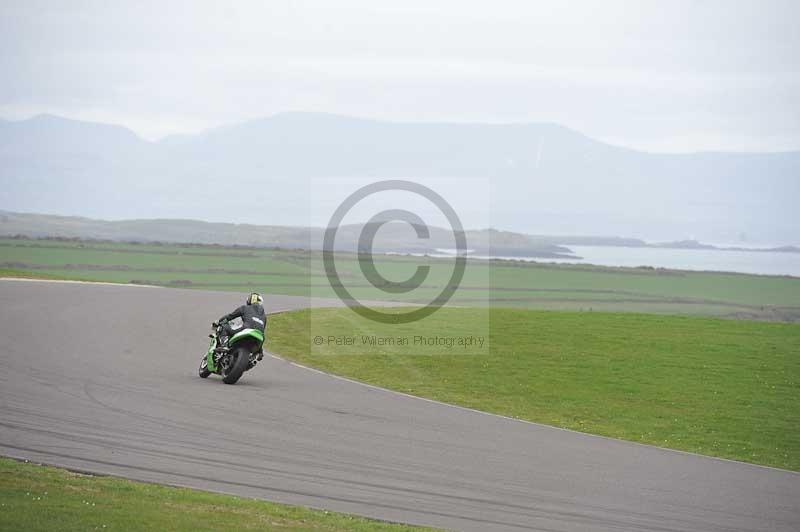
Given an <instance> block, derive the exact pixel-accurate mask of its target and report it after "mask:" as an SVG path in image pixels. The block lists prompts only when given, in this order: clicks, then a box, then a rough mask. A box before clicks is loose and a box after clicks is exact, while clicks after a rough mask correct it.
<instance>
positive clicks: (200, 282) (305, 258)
mask: <svg viewBox="0 0 800 532" xmlns="http://www.w3.org/2000/svg"><path fill="white" fill-rule="evenodd" d="M420 260H421V259H420V258H419V257H400V256H379V257H378V258H377V259H376V263H377V267H378V269H379V271H380V272H381V273H382V274H384V275H385V276H386V277H387V278H390V279H395V280H401V279H404V278H407V277H408V276H409V275H410V274H411V273H412V272H413V271H414V269H415V268H416V267H417V265H418V264H419V262H420ZM426 260H427V263H428V264H429V265H430V266H431V271H430V275H429V276H428V278H427V279H426V281H425V283H424V285H423V286H422V287H420V288H419V289H417V290H413V291H412V292H410V293H408V294H399V295H397V296H395V297H396V298H398V299H400V300H403V301H408V302H424V301H427V300H430V299H432V298H433V297H434V296H435V295H436V294H438V293H439V291H440V290H441V288H442V286H443V285H444V284H445V283H446V282H447V279H448V278H449V275H450V271H451V269H452V265H451V262H450V261H449V260H446V259H445V260H443V259H432V258H430V259H426ZM337 265H338V268H339V270H340V272H341V277H342V281H343V283H344V284H345V285H347V286H348V288H349V289H350V291H351V292H352V294H353V295H354V296H355V297H358V298H363V299H372V300H382V299H386V294H384V293H383V292H380V291H378V290H376V289H375V288H373V287H371V286H369V285H368V284H366V282H365V281H364V279H363V276H362V274H361V272H360V271H359V270H360V268H359V263H358V261H357V260H356V257H355V256H353V255H346V254H342V255H340V256H339V257H338V259H337ZM0 269H3V270H4V271H5V272H6V273H5V275H18V276H46V277H52V278H70V279H80V280H90V281H106V282H123V283H129V282H139V283H145V284H155V285H163V286H177V287H185V288H200V289H210V290H233V291H239V292H247V291H250V290H259V291H262V292H265V293H267V294H291V295H314V296H320V297H334V296H335V295H334V293H333V291H332V290H331V288H330V286H329V285H328V281H327V279H326V277H325V275H324V271H323V269H322V264H321V258H320V254H319V253H310V252H304V251H291V250H268V249H253V248H225V247H221V246H191V245H157V244H123V243H109V242H88V241H87V242H80V241H56V240H26V239H0ZM452 302H453V303H454V304H457V305H462V306H487V305H491V306H497V307H514V308H535V309H551V310H593V311H624V312H645V313H666V314H691V315H708V316H723V317H734V318H745V319H766V320H776V321H799V320H800V279H797V278H789V277H770V276H756V275H740V274H723V273H701V272H680V271H665V270H653V269H647V268H606V267H594V266H568V265H551V264H533V263H525V262H514V261H491V262H490V261H471V262H470V264H469V266H468V268H467V271H466V274H465V278H464V281H463V283H462V284H461V288H460V289H459V290H458V291H457V292H456V294H455V296H454V298H453V300H452Z"/></svg>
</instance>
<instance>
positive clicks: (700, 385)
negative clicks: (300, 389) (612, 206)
mask: <svg viewBox="0 0 800 532" xmlns="http://www.w3.org/2000/svg"><path fill="white" fill-rule="evenodd" d="M399 311H400V310H399V309H395V310H394V312H399ZM312 313H313V329H314V332H313V334H318V333H319V332H320V331H324V334H331V335H353V336H354V337H355V338H356V342H355V345H352V346H348V347H347V348H346V350H342V348H341V347H338V346H335V345H322V346H312V338H311V334H312V328H311V325H312ZM485 313H486V309H482V310H479V309H469V308H446V309H441V310H440V311H438V312H436V313H435V314H433V315H432V316H430V317H428V318H426V319H424V320H422V321H420V322H416V323H411V324H407V325H391V324H376V323H374V322H368V323H367V322H364V321H363V320H360V319H357V318H354V316H355V315H354V313H352V312H351V311H349V310H348V309H315V310H306V311H298V312H291V313H284V314H279V315H276V316H273V317H271V318H270V324H269V348H270V350H271V351H272V352H274V353H278V354H280V355H282V356H286V357H287V358H290V359H292V360H296V361H298V362H301V363H303V364H306V365H310V366H313V367H316V368H320V369H322V370H325V371H329V372H332V373H335V374H339V375H344V376H347V377H351V378H354V379H358V380H361V381H364V382H368V383H371V384H375V385H378V386H383V387H386V388H390V389H394V390H398V391H402V392H406V393H410V394H414V395H419V396H422V397H428V398H432V399H436V400H440V401H444V402H447V403H452V404H458V405H463V406H467V407H471V408H475V409H479V410H483V411H487V412H493V413H497V414H503V415H507V416H512V417H516V418H520V419H526V420H530V421H536V422H540V423H545V424H548V425H555V426H558V427H565V428H569V429H574V430H579V431H582V432H589V433H593V434H601V435H605V436H610V437H614V438H622V439H626V440H632V441H637V442H642V443H647V444H653V445H658V446H662V447H670V448H674V449H681V450H686V451H692V452H697V453H701V454H707V455H713V456H719V457H725V458H730V459H734V460H742V461H747V462H753V463H757V464H764V465H770V466H776V467H781V468H786V469H792V470H800V432H798V431H797V427H798V426H800V326H798V325H796V324H785V323H766V322H752V321H731V320H722V319H714V318H697V317H682V316H658V315H644V314H627V313H600V312H591V313H589V312H583V313H580V312H546V311H533V310H517V309H490V310H489V321H490V323H489V346H490V349H489V353H488V354H485V355H463V354H453V352H454V351H453V350H451V349H448V348H446V347H441V348H437V349H438V351H437V350H434V351H433V352H430V354H427V355H415V354H414V352H415V349H414V347H413V346H412V347H408V346H382V347H380V348H376V347H375V346H370V345H363V344H362V343H361V342H360V335H361V334H364V333H368V334H378V335H385V336H395V337H399V336H403V335H418V334H421V335H429V334H430V335H437V334H449V335H468V334H470V333H471V331H476V330H481V329H482V328H483V329H484V330H485V329H486V328H485V323H483V322H482V320H483V321H484V322H485V320H486V314H485ZM343 353H345V354H343Z"/></svg>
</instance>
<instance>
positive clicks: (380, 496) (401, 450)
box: [0, 281, 800, 532]
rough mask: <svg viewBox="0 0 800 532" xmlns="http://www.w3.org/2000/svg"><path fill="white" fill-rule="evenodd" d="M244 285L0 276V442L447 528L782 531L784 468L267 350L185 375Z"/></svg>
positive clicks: (215, 487)
mask: <svg viewBox="0 0 800 532" xmlns="http://www.w3.org/2000/svg"><path fill="white" fill-rule="evenodd" d="M244 297H245V295H244V294H241V295H240V294H234V293H220V292H200V291H194V290H172V289H165V288H149V287H131V286H115V285H91V284H77V283H74V284H73V283H50V282H35V281H32V282H29V281H0V309H1V310H0V312H1V313H2V315H1V316H0V338H1V339H2V345H1V346H0V370H1V371H0V454H2V455H6V456H12V457H16V458H26V459H29V460H33V461H39V462H43V463H48V464H55V465H60V466H64V467H68V468H73V469H78V470H84V471H91V472H95V473H103V474H111V475H118V476H123V477H128V478H132V479H138V480H144V481H152V482H159V483H165V484H172V485H180V486H190V487H195V488H201V489H205V490H212V491H219V492H225V493H232V494H237V495H241V496H246V497H254V498H263V499H269V500H272V501H278V502H284V503H291V504H300V505H307V506H312V507H317V508H325V509H330V510H337V511H342V512H352V513H357V514H361V515H366V516H371V517H377V518H381V519H387V520H391V521H402V522H408V523H415V524H425V525H433V526H439V527H443V528H449V529H462V530H521V529H534V530H548V531H556V530H558V531H561V530H614V531H620V530H656V531H664V532H666V531H679V530H680V531H683V530H702V531H710V532H713V531H731V530H741V531H753V530H792V531H797V530H800V474H797V473H792V472H787V471H781V470H777V469H770V468H765V467H758V466H753V465H747V464H741V463H736V462H729V461H724V460H716V459H713V458H705V457H700V456H696V455H691V454H686V453H680V452H674V451H668V450H662V449H658V448H654V447H647V446H643V445H637V444H633V443H626V442H622V441H617V440H611V439H606V438H600V437H595V436H589V435H584V434H579V433H575V432H570V431H565V430H560V429H556V428H551V427H546V426H541V425H536V424H532V423H524V422H519V421H514V420H510V419H505V418H502V417H498V416H492V415H488V414H482V413H479V412H473V411H470V410H466V409H462V408H457V407H452V406H447V405H442V404H439V403H435V402H431V401H426V400H422V399H418V398H413V397H408V396H404V395H401V394H397V393H393V392H389V391H385V390H381V389H377V388H372V387H369V386H365V385H361V384H358V383H354V382H350V381H347V380H344V379H340V378H336V377H332V376H330V375H326V374H323V373H320V372H316V371H313V370H309V369H306V368H302V367H299V366H296V365H293V364H291V363H289V362H287V361H284V360H280V359H277V358H271V357H266V358H265V359H264V362H263V363H262V364H259V366H258V367H257V368H255V369H254V370H253V371H250V372H248V373H246V374H245V375H244V376H243V377H242V380H241V381H240V382H239V384H236V385H235V386H228V385H225V384H222V382H221V381H220V379H219V377H216V376H212V377H210V378H209V379H208V380H202V379H200V378H199V377H198V376H197V366H198V363H199V361H200V357H201V355H202V354H203V353H204V352H205V349H206V346H207V337H206V335H207V334H208V332H209V330H210V329H209V323H210V322H211V321H212V320H213V319H214V318H216V317H218V316H220V315H221V314H223V313H225V312H228V311H230V310H231V309H232V308H234V307H235V306H237V305H238V304H240V303H241V301H243V300H244ZM315 303H316V304H325V302H315ZM267 304H268V307H269V309H270V310H271V311H277V310H283V309H290V308H298V307H301V306H305V305H307V304H308V300H306V299H304V298H295V297H288V296H270V297H269V298H268V299H267Z"/></svg>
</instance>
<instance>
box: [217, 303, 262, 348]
mask: <svg viewBox="0 0 800 532" xmlns="http://www.w3.org/2000/svg"><path fill="white" fill-rule="evenodd" d="M262 303H264V298H263V297H261V294H257V293H255V292H253V293H252V294H250V295H249V296H247V301H246V302H245V304H244V305H242V306H241V307H239V308H237V309H236V310H234V311H233V312H231V313H230V314H226V315H224V316H222V317H221V318H220V319H219V324H220V338H219V345H221V346H224V345H226V343H227V341H228V338H230V337H231V336H232V335H233V334H234V333H235V332H236V331H240V330H243V329H258V330H259V331H261V332H262V333H263V332H264V328H265V327H266V325H267V316H266V314H265V313H264V307H263V306H262ZM235 318H241V319H242V325H241V326H239V327H237V328H236V329H234V328H233V327H231V324H230V323H229V322H230V321H231V320H233V319H235ZM261 357H263V354H261V353H259V358H258V359H259V360H261Z"/></svg>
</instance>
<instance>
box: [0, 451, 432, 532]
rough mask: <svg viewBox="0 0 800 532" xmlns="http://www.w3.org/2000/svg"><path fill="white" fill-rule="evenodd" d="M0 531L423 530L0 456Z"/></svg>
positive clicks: (393, 531)
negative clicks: (83, 472) (95, 474)
mask: <svg viewBox="0 0 800 532" xmlns="http://www.w3.org/2000/svg"><path fill="white" fill-rule="evenodd" d="M0 501H1V502H0V530H26V531H38V530H41V531H47V532H49V531H51V530H60V531H70V530H76V531H78V530H80V531H86V530H108V531H110V530H126V531H128V530H170V531H181V530H185V531H187V532H190V531H196V530H320V531H339V530H341V531H344V530H358V531H369V532H372V531H387V532H389V531H391V532H395V531H397V532H399V531H403V530H408V531H411V530H429V529H423V528H418V527H411V526H406V525H397V524H392V523H385V522H382V521H375V520H371V519H366V518H363V517H357V516H352V515H347V514H339V513H334V512H327V511H321V510H310V509H307V508H303V507H299V506H286V505H282V504H275V503H270V502H265V501H258V500H253V499H245V498H239V497H232V496H229V495H220V494H216V493H209V492H204V491H198V490H191V489H184V488H172V487H167V486H159V485H155V484H144V483H140V482H133V481H130V480H123V479H119V478H113V477H94V476H87V475H82V474H78V473H73V472H70V471H66V470H64V469H59V468H55V467H48V466H40V465H36V464H32V463H27V462H18V461H15V460H10V459H7V458H0Z"/></svg>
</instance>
